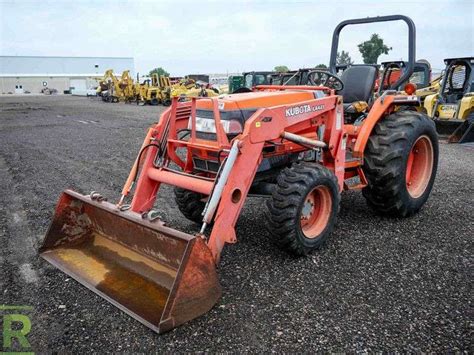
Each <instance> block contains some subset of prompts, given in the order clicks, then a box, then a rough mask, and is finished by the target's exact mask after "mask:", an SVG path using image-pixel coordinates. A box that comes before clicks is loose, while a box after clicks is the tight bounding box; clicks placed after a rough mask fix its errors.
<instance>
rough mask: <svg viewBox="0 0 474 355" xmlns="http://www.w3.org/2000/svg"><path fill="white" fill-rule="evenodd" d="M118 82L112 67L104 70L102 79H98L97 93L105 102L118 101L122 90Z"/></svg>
mask: <svg viewBox="0 0 474 355" xmlns="http://www.w3.org/2000/svg"><path fill="white" fill-rule="evenodd" d="M119 82H120V81H119V80H118V79H117V77H116V76H115V74H114V71H113V70H112V69H108V70H106V71H105V74H104V76H103V77H102V79H100V80H99V86H98V88H97V95H98V96H100V97H102V101H105V102H119V99H120V93H121V91H122V90H121V89H120V85H119Z"/></svg>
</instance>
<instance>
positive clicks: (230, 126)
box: [188, 116, 242, 134]
mask: <svg viewBox="0 0 474 355" xmlns="http://www.w3.org/2000/svg"><path fill="white" fill-rule="evenodd" d="M191 123H192V120H191V117H189V121H188V129H191ZM221 124H222V127H223V128H224V132H225V133H227V134H239V133H242V125H241V124H240V122H239V121H236V120H221ZM196 131H197V132H205V133H216V121H215V120H214V119H213V118H204V117H198V116H196Z"/></svg>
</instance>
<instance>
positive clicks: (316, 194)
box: [266, 163, 340, 255]
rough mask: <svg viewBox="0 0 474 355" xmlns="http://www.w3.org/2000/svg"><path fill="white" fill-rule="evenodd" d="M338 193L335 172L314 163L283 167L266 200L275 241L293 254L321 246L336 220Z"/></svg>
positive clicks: (299, 253)
mask: <svg viewBox="0 0 474 355" xmlns="http://www.w3.org/2000/svg"><path fill="white" fill-rule="evenodd" d="M339 202H340V194H339V187H338V183H337V179H336V176H335V175H334V174H333V173H332V172H331V171H329V170H328V169H327V168H325V167H324V166H321V165H317V164H302V163H299V164H294V165H293V166H292V167H291V168H286V169H284V170H282V172H281V173H280V175H279V176H278V179H277V184H276V186H275V188H274V190H273V193H272V197H271V199H270V200H269V201H268V203H267V207H268V211H267V215H266V217H267V228H268V230H269V232H270V233H271V234H272V238H273V240H274V241H275V243H276V244H277V245H278V246H280V247H281V248H282V249H284V250H286V251H289V252H290V253H293V254H296V255H306V254H308V253H309V252H311V251H313V250H314V249H318V248H320V247H321V246H322V245H323V244H324V242H325V241H326V239H327V238H328V236H329V234H330V233H331V231H332V229H333V228H334V224H335V222H336V216H337V212H338V210H339Z"/></svg>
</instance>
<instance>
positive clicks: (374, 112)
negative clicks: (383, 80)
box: [353, 95, 406, 158]
mask: <svg viewBox="0 0 474 355" xmlns="http://www.w3.org/2000/svg"><path fill="white" fill-rule="evenodd" d="M403 97H405V98H406V96H402V95H399V96H394V95H382V96H381V97H379V98H378V99H377V100H376V101H375V102H374V104H373V105H372V108H371V109H370V111H369V114H368V115H367V118H366V119H365V120H364V123H363V125H362V127H361V128H360V131H359V134H358V136H357V139H356V142H355V144H354V151H353V156H354V157H356V158H363V156H364V151H365V146H366V145H367V141H368V140H369V137H370V135H371V134H372V130H373V129H374V127H375V125H376V124H377V123H378V122H379V121H380V120H381V119H382V118H383V117H384V116H385V115H387V114H388V113H391V112H392V111H393V110H394V105H395V99H398V100H399V101H398V102H397V103H400V102H401V100H403V99H402V98H403Z"/></svg>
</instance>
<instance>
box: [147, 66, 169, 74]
mask: <svg viewBox="0 0 474 355" xmlns="http://www.w3.org/2000/svg"><path fill="white" fill-rule="evenodd" d="M152 74H158V75H160V76H170V73H168V72H167V71H166V70H164V69H163V68H162V67H159V68H155V69H153V70H151V71H150V74H149V75H150V76H151V75H152Z"/></svg>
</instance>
